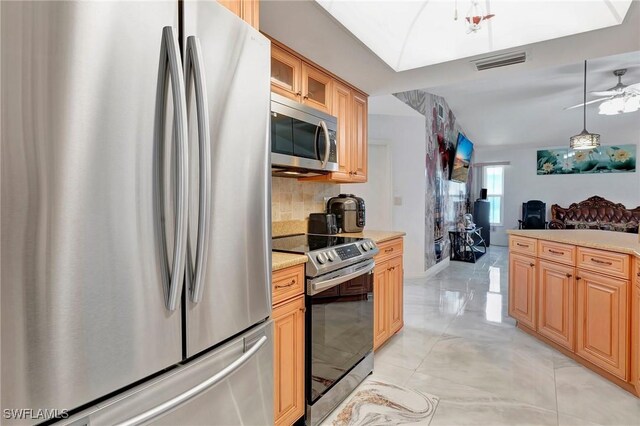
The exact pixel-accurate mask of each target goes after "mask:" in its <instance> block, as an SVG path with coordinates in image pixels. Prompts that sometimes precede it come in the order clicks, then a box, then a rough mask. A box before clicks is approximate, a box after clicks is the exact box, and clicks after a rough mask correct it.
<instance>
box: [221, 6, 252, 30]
mask: <svg viewBox="0 0 640 426" xmlns="http://www.w3.org/2000/svg"><path fill="white" fill-rule="evenodd" d="M218 3H220V4H221V5H223V6H224V7H226V8H227V9H229V10H230V11H232V12H233V13H235V14H236V15H238V16H239V17H241V18H242V19H244V20H245V21H246V22H247V23H249V25H251V26H252V27H253V28H255V29H256V30H259V29H260V0H218Z"/></svg>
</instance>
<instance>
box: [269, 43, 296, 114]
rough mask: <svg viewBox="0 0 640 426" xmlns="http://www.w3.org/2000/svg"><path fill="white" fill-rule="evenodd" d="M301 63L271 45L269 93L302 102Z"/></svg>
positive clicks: (284, 51)
mask: <svg viewBox="0 0 640 426" xmlns="http://www.w3.org/2000/svg"><path fill="white" fill-rule="evenodd" d="M301 73H302V61H301V60H300V59H298V58H296V57H295V56H293V55H292V54H290V53H289V52H287V51H286V50H283V49H281V48H279V47H278V46H276V45H275V44H271V91H272V92H275V93H277V94H279V95H282V96H286V97H287V98H289V99H293V100H294V101H296V102H300V101H301V100H302V92H301V91H300V90H301V89H300V78H301Z"/></svg>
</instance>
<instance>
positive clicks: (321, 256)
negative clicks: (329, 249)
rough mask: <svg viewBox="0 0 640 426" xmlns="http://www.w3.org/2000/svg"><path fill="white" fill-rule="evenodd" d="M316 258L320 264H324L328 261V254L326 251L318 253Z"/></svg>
mask: <svg viewBox="0 0 640 426" xmlns="http://www.w3.org/2000/svg"><path fill="white" fill-rule="evenodd" d="M316 260H317V261H318V263H319V264H321V265H322V264H323V263H325V262H326V261H327V255H326V254H324V253H318V255H317V256H316Z"/></svg>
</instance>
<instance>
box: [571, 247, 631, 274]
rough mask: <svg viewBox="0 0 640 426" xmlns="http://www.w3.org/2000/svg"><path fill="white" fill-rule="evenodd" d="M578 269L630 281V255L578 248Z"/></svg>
mask: <svg viewBox="0 0 640 426" xmlns="http://www.w3.org/2000/svg"><path fill="white" fill-rule="evenodd" d="M576 265H577V267H578V268H581V269H587V270H590V271H594V272H599V273H601V274H607V275H611V276H614V277H619V278H623V279H626V280H628V279H629V255H627V254H621V253H614V252H610V251H604V250H595V249H590V248H584V247H578V259H577V262H576Z"/></svg>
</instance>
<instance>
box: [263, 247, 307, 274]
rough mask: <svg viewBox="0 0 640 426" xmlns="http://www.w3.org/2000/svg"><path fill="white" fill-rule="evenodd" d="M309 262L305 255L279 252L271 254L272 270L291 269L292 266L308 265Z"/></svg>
mask: <svg viewBox="0 0 640 426" xmlns="http://www.w3.org/2000/svg"><path fill="white" fill-rule="evenodd" d="M307 260H308V258H307V256H305V255H304V254H294V253H281V252H277V251H273V252H271V270H272V271H277V270H279V269H284V268H289V267H291V266H296V265H300V264H302V263H306V262H307Z"/></svg>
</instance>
